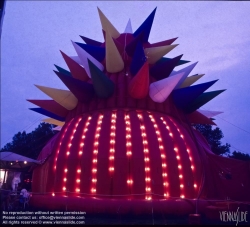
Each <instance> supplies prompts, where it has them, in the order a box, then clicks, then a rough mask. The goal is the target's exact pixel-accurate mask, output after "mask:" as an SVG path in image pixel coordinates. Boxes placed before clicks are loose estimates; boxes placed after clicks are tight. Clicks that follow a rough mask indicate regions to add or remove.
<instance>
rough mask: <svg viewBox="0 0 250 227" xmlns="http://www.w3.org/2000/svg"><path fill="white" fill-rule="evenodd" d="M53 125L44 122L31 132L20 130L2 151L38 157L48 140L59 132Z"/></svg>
mask: <svg viewBox="0 0 250 227" xmlns="http://www.w3.org/2000/svg"><path fill="white" fill-rule="evenodd" d="M53 127H54V126H53V125H51V124H48V123H44V122H43V123H40V124H39V125H38V127H37V128H36V129H35V130H34V131H32V132H30V133H26V132H25V131H23V132H18V133H17V134H15V135H14V136H13V138H12V142H10V143H7V144H6V145H5V146H4V147H3V148H2V149H1V150H0V152H2V151H12V152H14V153H17V154H20V155H24V156H26V157H29V158H33V159H36V158H37V157H38V155H39V153H40V151H41V150H42V148H43V147H44V146H45V145H46V143H47V142H48V140H50V139H51V138H52V137H53V136H54V135H55V134H56V133H57V131H53Z"/></svg>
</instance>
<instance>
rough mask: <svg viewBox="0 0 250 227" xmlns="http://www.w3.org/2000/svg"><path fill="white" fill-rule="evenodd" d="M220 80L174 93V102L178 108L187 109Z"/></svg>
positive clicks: (181, 89)
mask: <svg viewBox="0 0 250 227" xmlns="http://www.w3.org/2000/svg"><path fill="white" fill-rule="evenodd" d="M217 81H218V80H214V81H210V82H207V83H203V84H198V85H194V86H191V87H185V88H180V89H177V90H174V91H173V92H172V96H173V100H174V102H175V104H176V106H177V107H178V108H181V109H183V108H185V107H187V106H188V105H189V104H190V103H192V102H193V101H194V100H195V99H196V98H197V97H199V96H200V95H201V94H202V93H203V92H204V91H206V90H207V89H208V88H209V87H211V86H212V85H213V84H214V83H215V82H217Z"/></svg>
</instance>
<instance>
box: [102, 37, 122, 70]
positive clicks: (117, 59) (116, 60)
mask: <svg viewBox="0 0 250 227" xmlns="http://www.w3.org/2000/svg"><path fill="white" fill-rule="evenodd" d="M105 44H106V70H107V71H108V72H109V73H117V72H120V71H122V70H123V68H124V62H123V60H122V57H121V55H120V53H119V51H118V50H117V47H116V45H115V43H114V41H113V39H112V37H111V35H110V34H109V33H107V32H106V43H105Z"/></svg>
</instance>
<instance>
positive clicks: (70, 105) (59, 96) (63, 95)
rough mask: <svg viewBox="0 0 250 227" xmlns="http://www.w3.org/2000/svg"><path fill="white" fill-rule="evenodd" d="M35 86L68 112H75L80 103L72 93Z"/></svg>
mask: <svg viewBox="0 0 250 227" xmlns="http://www.w3.org/2000/svg"><path fill="white" fill-rule="evenodd" d="M35 86H36V87H37V88H38V89H40V90H41V91H42V92H44V93H45V94H46V95H48V96H49V97H51V98H52V99H54V100H55V101H56V102H57V103H58V104H60V105H61V106H63V107H64V108H66V109H67V110H73V109H74V108H75V107H76V105H77V103H78V100H77V98H76V97H75V96H74V95H73V93H72V92H71V91H67V90H62V89H57V88H50V87H44V86H40V85H35Z"/></svg>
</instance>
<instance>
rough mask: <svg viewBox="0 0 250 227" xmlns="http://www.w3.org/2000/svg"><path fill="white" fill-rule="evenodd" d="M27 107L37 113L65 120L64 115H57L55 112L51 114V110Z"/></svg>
mask: <svg viewBox="0 0 250 227" xmlns="http://www.w3.org/2000/svg"><path fill="white" fill-rule="evenodd" d="M29 109H30V110H33V111H35V112H37V113H40V114H42V115H45V116H48V117H51V118H53V119H56V120H58V121H65V118H64V117H60V116H58V115H56V114H53V113H51V112H49V111H47V110H45V109H43V108H29Z"/></svg>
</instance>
